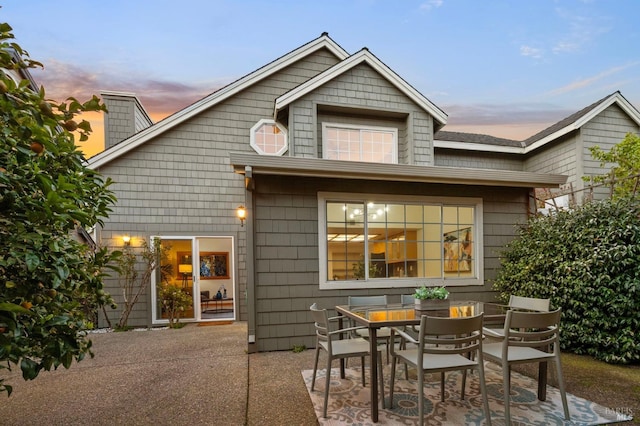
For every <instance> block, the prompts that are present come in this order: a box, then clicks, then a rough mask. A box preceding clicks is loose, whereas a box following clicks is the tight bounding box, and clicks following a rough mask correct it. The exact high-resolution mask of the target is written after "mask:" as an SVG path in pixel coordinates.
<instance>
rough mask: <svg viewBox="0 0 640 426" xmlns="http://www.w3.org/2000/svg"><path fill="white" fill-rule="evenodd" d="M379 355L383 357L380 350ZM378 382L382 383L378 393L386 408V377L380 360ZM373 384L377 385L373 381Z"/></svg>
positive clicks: (383, 406)
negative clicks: (383, 375) (383, 374)
mask: <svg viewBox="0 0 640 426" xmlns="http://www.w3.org/2000/svg"><path fill="white" fill-rule="evenodd" d="M378 355H379V356H380V358H382V353H380V352H378ZM387 362H388V361H387ZM378 382H379V384H380V387H379V388H378V394H379V395H380V398H381V399H382V408H385V403H384V377H382V363H381V362H379V361H378ZM371 386H375V385H374V384H373V383H371Z"/></svg>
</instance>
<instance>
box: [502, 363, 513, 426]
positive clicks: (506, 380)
mask: <svg viewBox="0 0 640 426" xmlns="http://www.w3.org/2000/svg"><path fill="white" fill-rule="evenodd" d="M502 381H503V384H502V388H503V392H504V396H503V399H504V421H505V424H507V425H510V424H511V409H510V405H511V394H510V392H511V366H510V365H503V366H502Z"/></svg>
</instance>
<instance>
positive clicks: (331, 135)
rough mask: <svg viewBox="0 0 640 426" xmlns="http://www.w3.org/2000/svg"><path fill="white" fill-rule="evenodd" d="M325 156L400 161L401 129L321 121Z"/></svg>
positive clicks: (377, 161) (367, 160) (335, 158)
mask: <svg viewBox="0 0 640 426" xmlns="http://www.w3.org/2000/svg"><path fill="white" fill-rule="evenodd" d="M322 138H323V145H322V146H323V157H324V158H326V159H328V160H343V161H366V162H371V163H390V164H396V163H397V162H398V130H397V129H393V128H386V127H368V128H362V127H357V126H349V125H343V124H331V123H323V124H322Z"/></svg>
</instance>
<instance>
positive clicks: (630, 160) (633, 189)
mask: <svg viewBox="0 0 640 426" xmlns="http://www.w3.org/2000/svg"><path fill="white" fill-rule="evenodd" d="M589 151H590V152H591V156H592V157H593V158H594V159H595V160H598V161H600V167H603V168H607V167H608V166H610V169H609V171H608V172H607V173H605V174H602V175H597V176H584V177H583V180H585V181H587V182H588V181H592V182H593V183H605V184H609V185H610V186H611V187H612V189H613V196H614V197H624V196H627V195H633V194H635V193H637V192H638V190H640V136H638V135H637V134H634V133H627V135H626V136H625V138H624V139H623V140H622V141H620V142H619V143H617V144H616V145H614V146H613V147H612V148H611V149H610V150H609V151H604V150H602V148H600V147H599V146H594V147H591V148H589Z"/></svg>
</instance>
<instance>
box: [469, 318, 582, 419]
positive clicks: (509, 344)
mask: <svg viewBox="0 0 640 426" xmlns="http://www.w3.org/2000/svg"><path fill="white" fill-rule="evenodd" d="M560 316H561V310H560V309H557V310H555V311H551V312H531V311H517V310H509V311H507V317H506V320H505V324H504V332H503V335H504V338H503V339H502V341H501V342H499V343H488V344H485V345H484V347H483V349H482V350H483V353H484V356H485V358H486V359H487V360H489V361H493V362H496V363H498V364H500V365H502V377H503V380H504V383H503V387H504V391H503V394H504V407H505V419H506V422H507V424H510V423H511V411H510V396H509V395H510V394H509V392H510V387H511V380H510V379H511V366H512V365H513V364H527V363H539V362H546V361H553V362H554V364H555V368H556V373H557V375H558V387H559V388H560V396H561V398H562V406H563V408H564V417H565V419H566V420H570V417H569V407H568V406H567V396H566V394H565V390H564V380H563V378H562V366H561V365H560V341H559V329H560Z"/></svg>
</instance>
